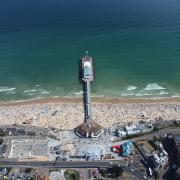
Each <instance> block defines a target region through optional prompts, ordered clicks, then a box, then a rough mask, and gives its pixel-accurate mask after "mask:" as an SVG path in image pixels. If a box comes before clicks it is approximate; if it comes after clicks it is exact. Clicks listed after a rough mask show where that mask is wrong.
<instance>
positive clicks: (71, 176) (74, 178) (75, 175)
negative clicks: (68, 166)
mask: <svg viewBox="0 0 180 180" xmlns="http://www.w3.org/2000/svg"><path fill="white" fill-rule="evenodd" d="M64 177H65V179H66V180H80V175H79V172H77V171H75V170H67V171H65V172H64Z"/></svg>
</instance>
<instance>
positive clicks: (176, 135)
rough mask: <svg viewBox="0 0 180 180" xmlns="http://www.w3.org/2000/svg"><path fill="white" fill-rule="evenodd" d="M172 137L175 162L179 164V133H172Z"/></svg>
mask: <svg viewBox="0 0 180 180" xmlns="http://www.w3.org/2000/svg"><path fill="white" fill-rule="evenodd" d="M173 139H174V144H175V146H174V152H175V155H176V159H177V163H178V165H180V134H173Z"/></svg>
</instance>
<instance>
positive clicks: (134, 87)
mask: <svg viewBox="0 0 180 180" xmlns="http://www.w3.org/2000/svg"><path fill="white" fill-rule="evenodd" d="M135 89H137V87H136V86H128V87H127V91H132V90H135Z"/></svg>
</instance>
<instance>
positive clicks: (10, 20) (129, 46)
mask: <svg viewBox="0 0 180 180" xmlns="http://www.w3.org/2000/svg"><path fill="white" fill-rule="evenodd" d="M85 50H88V51H89V55H91V56H92V57H93V58H94V66H95V72H96V73H95V74H96V79H95V81H94V82H93V84H92V95H93V96H109V97H129V98H134V97H149V98H152V97H155V98H156V97H170V96H179V95H180V1H179V0H171V1H170V0H99V1H97V0H38V1H37V0H31V1H28V0H13V1H11V0H6V1H5V0H2V1H0V100H10V99H16V100H19V99H32V98H41V97H49V96H50V97H53V96H67V97H71V96H72V97H78V96H81V93H82V92H81V89H82V88H81V85H80V84H79V81H78V61H79V59H80V58H81V57H82V56H83V55H84V53H85Z"/></svg>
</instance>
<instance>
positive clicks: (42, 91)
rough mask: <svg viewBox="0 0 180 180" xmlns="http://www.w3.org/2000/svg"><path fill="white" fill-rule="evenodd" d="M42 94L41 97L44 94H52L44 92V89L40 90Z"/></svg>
mask: <svg viewBox="0 0 180 180" xmlns="http://www.w3.org/2000/svg"><path fill="white" fill-rule="evenodd" d="M40 94H41V95H43V94H50V92H49V91H46V90H44V89H41V90H40Z"/></svg>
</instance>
